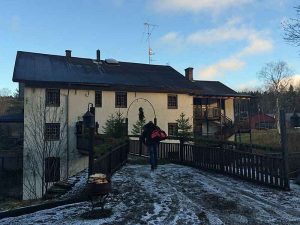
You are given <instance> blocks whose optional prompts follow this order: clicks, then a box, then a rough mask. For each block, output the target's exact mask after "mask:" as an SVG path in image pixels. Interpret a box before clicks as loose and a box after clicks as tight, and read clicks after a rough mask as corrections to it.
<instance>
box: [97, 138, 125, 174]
mask: <svg viewBox="0 0 300 225" xmlns="http://www.w3.org/2000/svg"><path fill="white" fill-rule="evenodd" d="M128 152H129V142H128V141H126V142H125V143H123V144H120V145H118V146H116V147H114V148H112V149H109V150H108V151H107V153H105V154H104V155H103V156H101V157H99V158H97V159H95V162H94V172H95V173H104V174H106V175H108V176H111V175H112V174H113V173H114V172H115V171H117V170H118V169H119V168H121V167H122V166H123V165H124V164H125V163H126V161H127V156H128Z"/></svg>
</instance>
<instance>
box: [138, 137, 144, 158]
mask: <svg viewBox="0 0 300 225" xmlns="http://www.w3.org/2000/svg"><path fill="white" fill-rule="evenodd" d="M142 150H143V142H142V139H141V138H139V156H141V155H142Z"/></svg>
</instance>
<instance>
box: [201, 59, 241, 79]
mask: <svg viewBox="0 0 300 225" xmlns="http://www.w3.org/2000/svg"><path fill="white" fill-rule="evenodd" d="M244 66H245V62H243V61H242V60H240V59H238V58H228V59H224V60H221V61H219V62H217V63H215V64H213V65H210V66H208V67H206V68H205V69H203V70H201V71H200V72H199V74H200V76H201V78H202V79H214V78H216V77H218V76H222V75H223V74H224V72H226V71H236V70H240V69H242V68H244Z"/></svg>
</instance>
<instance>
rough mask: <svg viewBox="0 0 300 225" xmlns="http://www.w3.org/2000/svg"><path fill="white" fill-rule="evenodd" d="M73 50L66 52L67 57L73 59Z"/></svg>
mask: <svg viewBox="0 0 300 225" xmlns="http://www.w3.org/2000/svg"><path fill="white" fill-rule="evenodd" d="M71 53H72V50H66V57H68V58H71Z"/></svg>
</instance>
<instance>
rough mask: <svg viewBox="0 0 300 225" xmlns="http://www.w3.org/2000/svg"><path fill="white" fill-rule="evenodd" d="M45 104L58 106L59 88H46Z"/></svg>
mask: <svg viewBox="0 0 300 225" xmlns="http://www.w3.org/2000/svg"><path fill="white" fill-rule="evenodd" d="M46 106H54V107H59V106H60V89H53V88H47V89H46Z"/></svg>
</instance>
